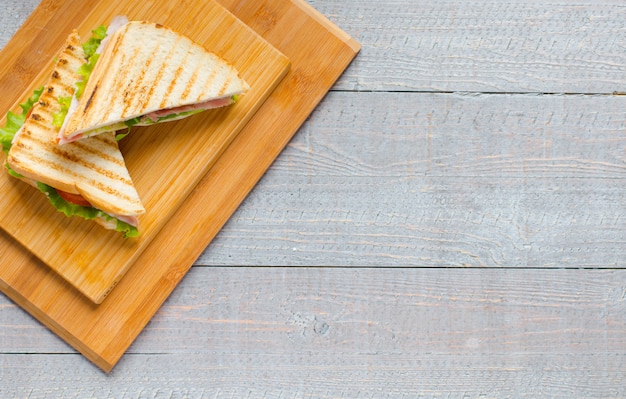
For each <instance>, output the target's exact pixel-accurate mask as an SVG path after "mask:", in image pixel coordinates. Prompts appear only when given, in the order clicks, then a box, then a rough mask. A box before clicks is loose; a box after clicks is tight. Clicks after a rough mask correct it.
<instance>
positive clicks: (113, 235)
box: [0, 0, 289, 303]
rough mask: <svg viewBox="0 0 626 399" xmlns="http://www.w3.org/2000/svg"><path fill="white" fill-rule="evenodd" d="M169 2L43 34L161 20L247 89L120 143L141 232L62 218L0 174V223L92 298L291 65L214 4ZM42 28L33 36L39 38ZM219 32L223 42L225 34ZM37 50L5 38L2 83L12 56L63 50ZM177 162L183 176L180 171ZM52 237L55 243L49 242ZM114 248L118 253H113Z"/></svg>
mask: <svg viewBox="0 0 626 399" xmlns="http://www.w3.org/2000/svg"><path fill="white" fill-rule="evenodd" d="M174 3H176V4H177V2H171V1H168V0H161V1H159V2H157V3H154V4H153V6H152V7H151V8H149V9H147V8H145V7H142V6H141V4H140V3H136V2H128V1H127V2H115V3H110V2H100V3H98V5H97V6H95V7H94V9H93V10H92V11H91V13H90V14H89V17H85V19H84V20H83V21H81V22H80V24H79V25H76V26H73V27H72V26H69V25H67V24H65V23H63V24H60V23H56V24H49V26H48V27H47V29H46V30H45V34H46V35H51V36H53V37H54V36H58V37H60V38H63V35H62V34H58V33H56V31H61V32H66V31H67V30H68V29H71V28H76V29H79V32H81V31H84V32H86V33H84V34H83V35H82V36H81V37H82V38H83V39H82V40H83V41H86V40H87V38H88V37H89V31H90V30H91V29H94V28H95V27H96V26H98V25H100V24H103V23H107V22H108V21H110V20H111V19H112V18H113V17H115V16H116V15H125V16H127V17H128V18H129V19H131V20H149V21H154V22H158V23H162V24H164V25H166V26H169V27H171V28H172V29H174V30H176V31H180V32H184V33H185V34H186V35H189V36H190V37H191V38H192V39H193V40H194V41H195V42H197V43H199V44H201V45H202V46H204V47H205V48H207V49H210V51H212V52H215V53H216V54H219V55H220V56H222V57H224V58H225V59H226V60H228V62H229V63H232V64H233V65H234V66H235V67H236V68H237V69H238V70H239V71H240V74H241V76H242V77H243V78H244V79H245V80H246V81H247V82H248V83H249V84H250V86H251V89H250V91H249V92H248V93H247V94H246V95H245V96H244V97H242V100H241V101H240V102H238V103H237V104H235V105H234V106H232V107H226V108H221V109H219V110H213V111H210V112H204V113H202V114H201V115H196V116H194V117H193V118H187V119H185V120H182V121H177V122H173V123H167V124H159V125H156V126H152V127H150V128H143V129H137V130H135V131H134V132H133V134H131V135H130V136H128V137H127V138H126V139H125V140H124V141H123V142H122V143H121V145H120V146H121V150H122V153H123V155H124V158H125V160H126V165H127V167H128V171H129V173H130V175H131V176H132V179H133V182H134V184H135V187H136V188H137V191H138V193H139V196H140V197H141V200H142V202H143V204H144V206H145V208H146V213H145V214H144V215H142V216H141V217H140V231H141V236H140V237H139V238H137V239H132V240H128V239H125V238H123V237H122V235H121V234H119V233H118V232H115V231H107V230H104V229H102V227H101V226H99V225H97V224H95V223H93V222H91V221H85V220H83V219H81V218H67V217H66V216H65V215H63V214H62V213H60V212H58V211H57V210H56V209H54V208H53V207H52V206H50V205H49V204H48V202H49V201H48V199H47V198H46V197H45V196H43V195H40V193H38V190H36V189H34V188H31V187H27V186H26V185H24V184H16V183H15V179H14V178H12V177H11V176H9V175H8V174H7V173H2V174H0V190H1V191H2V192H3V193H4V195H3V196H2V198H1V199H0V227H2V228H3V229H4V230H5V231H6V232H8V233H9V234H10V235H11V236H12V237H13V238H15V239H16V240H17V241H18V242H20V243H21V244H22V245H23V246H24V247H25V248H26V249H28V250H29V251H30V252H31V253H33V254H34V255H36V256H37V257H38V258H39V259H41V260H42V261H43V262H44V263H46V264H47V265H48V266H50V267H51V268H52V269H53V270H54V271H56V272H57V273H58V274H59V275H60V276H62V277H63V278H65V279H66V280H67V281H68V282H69V283H70V284H72V286H74V287H75V288H76V289H78V290H79V291H80V292H81V293H83V294H84V295H85V296H86V297H87V298H89V299H90V300H92V301H93V302H95V303H101V302H102V301H103V300H104V298H105V297H106V295H107V294H108V293H109V292H110V291H111V289H113V287H114V286H115V285H116V284H117V282H118V281H119V280H120V279H121V278H122V277H123V275H124V274H125V272H126V271H127V270H128V268H129V267H131V266H132V264H133V262H134V261H135V260H136V259H137V257H138V256H140V255H141V253H142V252H143V250H144V249H145V248H146V247H147V245H148V244H149V243H150V241H151V240H152V239H153V238H154V237H155V236H156V234H158V232H159V231H160V229H161V227H162V226H163V225H164V224H165V223H168V222H169V223H177V221H176V220H171V221H170V217H171V216H172V214H173V212H174V211H175V210H176V209H177V208H178V206H180V204H181V203H182V202H184V200H185V198H186V197H187V196H188V195H189V193H190V192H191V191H192V190H193V188H194V187H195V185H196V184H197V183H198V181H199V180H200V179H201V178H202V177H203V176H204V174H206V172H207V170H208V169H210V167H211V166H212V165H213V164H214V163H215V161H216V159H217V158H218V157H219V156H220V155H221V154H222V152H223V151H224V149H225V148H226V147H227V146H228V145H229V144H230V142H231V141H232V140H233V138H234V137H235V136H236V135H237V134H238V133H239V131H240V130H241V128H242V127H243V126H244V125H245V124H246V123H247V122H248V121H249V120H250V118H251V116H252V115H253V114H254V113H255V112H256V110H257V109H258V108H259V107H260V106H261V104H262V103H263V102H264V101H265V99H266V98H267V97H268V96H269V94H270V93H271V92H272V91H273V89H274V88H275V87H276V85H277V84H278V82H279V81H280V80H281V79H282V78H283V77H284V75H285V73H286V72H287V70H288V68H289V60H288V59H287V58H286V57H285V56H284V55H283V54H281V53H280V52H279V51H277V50H276V49H275V48H274V47H272V46H271V45H270V44H269V43H267V42H266V41H265V40H263V39H262V38H261V37H260V36H258V35H257V34H256V33H255V32H253V31H252V30H251V29H250V28H249V27H247V26H246V25H245V24H243V23H242V22H241V21H239V20H237V19H236V18H235V17H234V16H233V15H232V14H230V13H229V12H228V11H227V10H226V9H224V8H223V7H222V6H220V5H219V4H217V3H215V2H211V1H204V0H202V3H199V4H196V6H199V5H200V4H201V5H202V7H203V8H204V12H203V17H202V18H199V17H197V16H196V15H195V12H194V11H192V10H193V5H192V7H189V8H188V9H187V10H188V11H186V13H182V14H176V15H175V16H173V15H170V14H169V11H168V10H169V9H170V8H172V7H173V4H174ZM190 21H194V22H195V23H193V24H191V23H190ZM27 25H28V23H27ZM43 34H44V33H42V32H39V33H38V34H37V35H43ZM224 37H228V38H229V39H228V40H224ZM46 44H47V43H46ZM39 46H40V44H39V43H37V45H34V46H33V47H23V46H21V45H20V43H19V42H15V41H14V42H12V43H10V44H9V46H8V47H7V48H6V50H5V51H4V52H3V53H2V57H3V58H2V60H4V62H2V64H3V65H4V67H5V68H6V70H8V71H9V72H7V75H5V76H4V77H3V78H2V79H3V80H4V81H7V80H11V79H12V78H13V75H12V71H13V70H14V69H15V68H16V66H15V65H12V64H11V62H10V61H13V60H18V61H17V62H20V61H19V60H21V59H26V58H36V57H40V56H38V55H37V54H39V53H41V52H45V51H50V52H53V53H54V54H56V51H58V49H59V48H60V47H61V45H57V46H56V47H54V48H53V50H50V49H45V48H41V47H39ZM16 49H17V53H16ZM24 53H31V54H30V55H27V54H24ZM46 61H47V62H46V66H45V67H44V69H45V70H46V71H48V70H49V69H50V68H51V66H52V65H53V57H50V58H48V59H47V60H46ZM14 62H15V61H14ZM46 82H47V78H44V79H43V80H39V79H36V80H35V81H34V82H30V83H29V84H28V85H27V86H26V88H25V91H24V92H23V94H22V96H21V97H20V98H21V100H20V102H23V101H25V99H26V98H28V97H29V96H30V95H31V93H32V90H33V89H34V88H36V87H41V86H42V85H44V84H46ZM11 108H16V107H15V106H14V107H11ZM0 109H2V106H0ZM157 138H158V139H157ZM259 151H263V149H259ZM183 165H184V172H183V171H182V170H181V169H182V168H183ZM16 204H22V206H16ZM50 237H58V239H55V240H50ZM112 253H115V256H114V257H112V256H111V254H112ZM6 262H11V260H10V259H6Z"/></svg>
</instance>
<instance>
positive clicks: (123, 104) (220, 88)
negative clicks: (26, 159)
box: [59, 21, 250, 142]
mask: <svg viewBox="0 0 626 399" xmlns="http://www.w3.org/2000/svg"><path fill="white" fill-rule="evenodd" d="M249 88H250V86H249V85H248V83H246V82H245V81H244V80H243V79H241V78H240V77H239V74H238V72H237V70H236V69H235V68H234V67H233V66H232V65H230V64H229V63H228V62H226V61H225V60H223V59H222V58H221V57H219V56H217V55H216V54H214V53H211V52H209V51H207V50H206V49H205V48H204V47H202V46H201V45H199V44H197V43H195V42H193V41H192V40H191V39H189V38H188V37H186V36H184V35H181V34H179V33H177V32H175V31H173V30H171V29H170V28H167V27H165V26H163V25H159V24H155V23H152V22H146V21H131V22H128V23H126V24H125V25H123V26H122V27H121V28H119V29H118V30H116V31H115V33H113V34H112V35H111V36H110V37H108V38H107V44H106V45H105V46H104V49H103V50H102V54H100V56H99V58H98V61H97V63H96V65H95V67H94V69H93V71H92V73H91V76H90V78H89V80H88V82H87V84H86V86H85V91H84V93H83V95H82V97H81V98H80V99H79V103H78V106H77V107H76V109H75V110H74V112H72V114H71V115H69V116H68V121H67V122H66V125H65V126H64V129H63V130H62V132H61V133H60V137H59V138H60V140H61V142H68V141H72V140H73V139H76V138H82V137H87V136H90V135H91V134H98V133H100V132H101V131H102V128H105V129H104V130H106V128H107V127H109V126H112V127H116V128H118V129H119V127H120V126H119V125H120V122H124V121H127V120H131V119H135V118H139V117H142V116H146V115H149V114H151V113H154V112H157V111H161V110H172V112H173V113H175V112H176V110H182V111H188V110H189V109H190V108H189V106H193V105H194V104H196V105H197V104H200V105H199V106H198V107H199V108H201V109H202V107H203V106H204V105H206V106H205V107H204V109H208V108H213V107H214V106H224V105H228V104H230V103H231V102H232V101H229V100H230V99H231V98H233V97H234V96H237V95H240V94H242V93H245V92H246V91H248V90H249ZM219 100H221V101H219ZM224 100H226V101H224ZM161 114H162V113H161ZM174 119H177V118H174ZM152 122H153V123H154V122H157V120H153V121H152ZM116 125H117V126H116ZM98 129H100V130H98Z"/></svg>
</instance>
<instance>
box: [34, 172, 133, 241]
mask: <svg viewBox="0 0 626 399" xmlns="http://www.w3.org/2000/svg"><path fill="white" fill-rule="evenodd" d="M37 188H39V190H40V191H41V192H42V193H44V194H45V195H46V197H48V200H50V203H51V204H52V206H54V207H55V208H56V209H57V210H58V211H59V212H62V213H63V214H65V216H68V217H69V216H79V217H82V218H83V219H87V220H93V219H96V218H104V219H105V220H106V221H107V222H113V223H116V226H115V230H116V231H119V232H121V233H124V238H129V237H138V236H139V230H137V228H136V227H134V226H131V225H130V224H128V223H125V222H122V221H121V220H119V219H116V218H114V217H113V216H111V215H109V214H107V213H104V212H102V211H101V210H99V209H96V208H93V207H91V206H80V205H75V204H72V203H70V202H67V201H66V200H64V199H63V198H62V197H61V196H60V195H59V193H58V192H57V190H56V189H54V188H53V187H51V186H48V185H46V184H43V183H37Z"/></svg>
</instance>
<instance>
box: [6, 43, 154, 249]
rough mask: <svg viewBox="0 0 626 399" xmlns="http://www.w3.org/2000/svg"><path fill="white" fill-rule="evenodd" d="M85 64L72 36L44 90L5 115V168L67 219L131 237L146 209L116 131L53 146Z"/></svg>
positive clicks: (82, 54) (81, 51)
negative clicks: (76, 218) (85, 221)
mask: <svg viewBox="0 0 626 399" xmlns="http://www.w3.org/2000/svg"><path fill="white" fill-rule="evenodd" d="M86 44H87V43H86ZM86 62H87V58H86V56H85V51H84V49H83V46H82V45H81V42H80V38H79V37H78V34H77V33H76V32H73V33H72V34H70V35H69V37H68V38H67V40H66V42H65V43H64V45H63V47H62V49H61V50H60V52H59V53H58V56H57V57H56V61H55V65H54V68H53V72H52V74H51V76H50V78H49V80H48V82H47V83H46V84H45V86H43V87H42V88H40V89H38V90H36V91H35V92H34V93H33V95H32V96H31V97H30V98H29V99H28V100H27V101H26V102H25V103H23V104H21V108H22V112H21V114H14V113H12V112H9V113H8V114H7V121H6V126H5V127H4V128H3V129H0V142H1V143H2V149H3V151H4V152H5V153H6V155H7V156H6V161H7V164H6V167H7V169H8V170H9V173H10V174H11V175H13V176H15V177H17V178H19V179H22V180H24V181H26V182H27V183H29V184H31V185H33V186H35V187H36V188H38V189H39V190H40V191H41V192H43V193H44V194H45V195H46V196H47V197H48V199H49V200H50V203H51V204H52V205H53V206H54V207H55V208H57V210H59V211H61V212H63V213H64V214H65V215H66V216H81V217H83V218H85V219H90V220H94V221H95V222H97V223H99V224H101V225H102V226H104V227H105V228H107V229H113V230H117V231H121V232H123V234H124V236H125V237H135V236H138V235H139V230H138V218H139V216H140V215H141V214H143V213H145V209H144V207H143V205H142V203H141V200H140V198H139V195H138V193H137V190H136V189H135V186H134V184H133V182H132V179H131V177H130V175H129V172H128V170H127V168H126V165H125V162H124V158H123V157H122V154H121V152H120V150H119V147H118V142H117V140H116V137H115V132H106V133H103V134H101V135H98V136H97V137H91V138H86V139H84V140H81V141H80V142H76V143H69V144H66V145H64V146H59V145H58V142H57V137H58V131H59V128H58V125H59V123H61V122H62V118H61V120H59V118H60V115H62V114H63V113H64V112H63V109H64V108H66V107H67V99H69V98H71V97H72V96H73V95H74V92H75V91H76V86H75V82H76V81H77V80H78V79H79V78H80V76H79V74H78V72H77V71H78V69H79V68H80V67H81V66H82V65H84V64H85V63H86ZM63 99H65V100H63Z"/></svg>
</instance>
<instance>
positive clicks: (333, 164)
mask: <svg viewBox="0 0 626 399" xmlns="http://www.w3.org/2000/svg"><path fill="white" fill-rule="evenodd" d="M29 1H32V0H29ZM307 1H308V2H309V3H310V4H311V5H313V6H314V7H315V8H316V9H317V10H319V11H320V12H322V13H323V14H324V15H326V16H328V17H329V18H330V19H331V21H333V22H335V23H337V24H338V25H339V27H341V28H343V29H345V30H346V31H347V32H348V33H350V34H351V35H352V36H354V37H355V38H357V39H358V40H359V41H361V42H362V44H363V50H362V52H361V53H360V54H359V56H358V57H357V58H356V60H355V61H354V62H353V64H352V66H351V67H350V68H349V69H348V70H347V71H346V73H345V74H344V75H343V76H342V77H341V78H340V80H339V82H338V83H337V84H336V85H335V86H334V89H335V90H334V91H333V92H331V93H330V94H329V95H328V96H326V98H325V99H324V100H323V101H322V102H321V103H320V105H319V107H318V108H317V109H316V111H315V112H314V113H313V115H311V117H310V118H309V119H308V121H307V122H306V123H305V125H304V126H303V127H302V129H300V131H299V132H298V133H297V134H296V136H295V137H294V139H293V140H292V141H291V142H290V143H289V145H288V147H287V148H286V150H285V151H284V152H283V153H282V154H281V156H279V157H278V158H277V160H276V161H275V162H274V163H273V164H272V166H271V167H270V168H269V170H268V172H267V173H266V174H265V176H264V177H263V179H261V181H260V182H259V184H257V185H256V187H255V189H254V190H253V191H252V192H251V194H250V195H249V196H248V197H247V198H246V199H245V200H244V201H243V202H242V204H241V206H240V207H239V210H238V211H237V212H236V213H235V214H234V216H233V218H231V220H230V222H228V223H227V224H226V225H225V227H224V229H222V231H221V232H220V234H218V235H217V237H216V239H215V240H213V241H212V243H211V245H210V246H209V247H208V249H207V250H206V251H205V252H204V253H203V254H202V256H201V257H200V258H199V259H198V261H196V262H195V265H194V267H192V268H191V270H190V272H189V273H188V274H187V276H186V277H185V278H184V279H183V280H182V282H181V284H179V285H178V287H177V288H176V290H174V292H173V294H172V296H171V297H170V298H169V299H168V300H167V301H166V302H165V303H164V305H163V306H162V307H161V308H160V310H159V311H158V312H157V313H156V315H155V317H154V318H153V319H152V321H151V322H150V323H148V324H147V326H146V329H145V330H144V331H143V333H142V334H141V335H140V336H139V339H137V340H136V341H134V344H133V345H132V346H131V347H130V348H129V351H128V353H127V354H126V355H125V356H124V357H123V358H122V359H121V361H120V362H119V363H118V365H117V366H116V368H115V369H114V370H113V371H112V372H111V373H110V374H109V375H103V374H102V373H101V372H100V371H99V370H98V369H97V368H95V367H93V366H92V365H91V364H90V363H89V362H88V361H87V360H86V359H84V358H83V357H82V356H81V355H80V354H78V353H76V352H74V351H73V350H72V349H71V348H70V347H68V346H67V345H66V344H65V343H64V342H62V341H61V340H59V339H57V337H56V336H55V335H54V334H52V333H50V332H49V331H47V330H45V329H43V328H41V326H40V325H39V324H38V323H37V322H36V321H35V320H33V319H32V318H31V317H30V316H28V315H26V314H24V313H23V312H22V311H21V310H20V309H19V307H17V306H16V305H14V304H13V303H11V302H9V301H8V300H6V298H0V388H2V389H3V392H4V391H6V392H9V393H11V394H13V393H15V394H14V395H13V396H18V397H28V396H30V397H40V398H48V397H49V398H56V397H59V396H61V394H65V396H70V397H72V396H76V397H94V396H104V397H111V398H113V397H142V398H144V397H145V398H162V397H165V398H170V397H171V398H177V397H186V398H218V399H222V398H224V399H230V398H272V399H291V398H304V399H311V398H372V399H373V398H376V399H379V398H387V399H396V398H397V399H408V398H533V399H534V398H539V397H550V398H564V399H570V398H601V399H605V398H624V397H626V392H625V391H624V386H626V383H625V381H624V375H626V370H625V369H626V361H625V359H626V353H625V350H624V348H626V342H625V339H626V333H625V331H626V329H625V327H626V325H625V324H626V319H625V318H624V315H626V311H625V310H626V309H625V306H626V305H625V298H626V290H625V288H624V287H626V276H625V275H624V266H625V263H624V260H623V259H624V256H623V255H624V241H625V240H626V233H625V232H624V223H625V222H624V219H623V218H624V200H623V199H624V198H625V195H626V194H625V192H624V190H625V188H626V184H625V182H624V178H625V176H624V156H625V152H624V151H625V144H624V137H626V136H624V119H625V116H624V109H625V108H624V103H623V101H624V100H623V98H622V97H620V96H611V95H610V93H612V92H613V91H614V90H618V89H619V87H621V86H623V75H624V74H623V70H624V68H626V62H624V60H623V57H624V53H623V51H622V47H623V42H624V38H623V29H622V21H621V19H623V18H622V16H623V12H624V8H623V4H622V3H623V2H622V1H617V0H602V1H593V2H592V1H579V2H576V3H575V4H573V3H570V2H564V1H550V2H545V1H539V0H528V1H525V2H522V1H513V0H507V1H501V2H490V1H482V0H478V1H473V2H462V1H438V2H427V1H421V0H415V1H413V0H398V1H393V2H375V1H370V0H365V1H352V0H347V1H344V0H307ZM258 14H259V15H263V16H264V17H265V18H264V19H263V20H262V21H263V23H259V25H258V26H256V28H255V29H259V30H263V29H267V28H268V27H270V26H271V22H272V20H273V17H276V16H277V14H275V13H271V12H263V10H258ZM570 28H572V29H571V31H570ZM0 29H4V28H3V27H0ZM420 40H421V41H422V42H421V43H422V44H419V43H420ZM509 41H510V42H511V46H512V47H509V49H508V50H507V46H508V42H509ZM428 43H430V46H431V47H432V46H433V44H435V43H437V45H436V46H435V48H429V47H428ZM447 43H450V44H449V45H448V44H447ZM472 43H474V46H476V48H477V49H476V51H471V49H467V48H465V46H466V45H467V44H469V45H470V46H471V45H472ZM552 43H555V44H554V46H552ZM515 46H517V47H515ZM440 90H445V92H441V91H440ZM472 90H475V92H472V93H461V92H467V91H472ZM619 90H621V89H619ZM372 91H382V92H381V93H373V92H372ZM431 92H432V93H431ZM485 92H489V93H488V94H485ZM526 92H528V93H529V94H527V95H520V94H523V93H526ZM560 92H568V93H577V92H581V93H585V94H581V95H566V96H551V95H544V93H560ZM494 93H498V94H497V95H493V94H494ZM515 93H518V94H515ZM590 93H603V94H604V95H599V96H596V95H590ZM469 94H471V95H469ZM447 111H449V112H447ZM429 114H431V115H430V117H429ZM279 115H280V114H279ZM446 115H447V116H446ZM551 115H552V116H551ZM429 118H430V120H431V123H430V124H429V123H428V122H429ZM429 126H430V129H429ZM429 131H430V136H429V133H428V132H429ZM429 137H430V139H429ZM457 162H458V163H457ZM422 189H425V190H424V191H421V190H422ZM239 200H240V199H239V198H238V199H237V201H239ZM438 215H439V216H438ZM437 216H438V217H437ZM294 249H295V250H294ZM416 254H417V255H416ZM472 255H474V256H472ZM418 256H419V258H418ZM364 263H367V264H369V265H371V266H368V267H362V266H363V264H364ZM242 264H246V265H251V267H240V265H242ZM276 264H278V265H285V266H286V267H279V268H275V267H273V266H274V265H276ZM337 264H340V265H342V266H341V267H339V268H338V267H335V266H336V265H337ZM465 264H468V265H470V266H472V267H469V268H463V267H456V266H455V267H453V268H450V265H457V266H458V265H465ZM210 265H224V267H210ZM258 265H267V267H258ZM293 265H300V267H291V266H293ZM382 265H386V266H388V267H379V266H382ZM415 265H421V267H414V266H415ZM309 266H315V267H309ZM600 269H601V270H600Z"/></svg>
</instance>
